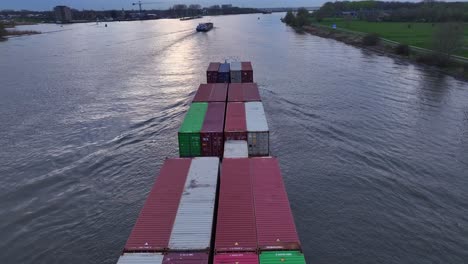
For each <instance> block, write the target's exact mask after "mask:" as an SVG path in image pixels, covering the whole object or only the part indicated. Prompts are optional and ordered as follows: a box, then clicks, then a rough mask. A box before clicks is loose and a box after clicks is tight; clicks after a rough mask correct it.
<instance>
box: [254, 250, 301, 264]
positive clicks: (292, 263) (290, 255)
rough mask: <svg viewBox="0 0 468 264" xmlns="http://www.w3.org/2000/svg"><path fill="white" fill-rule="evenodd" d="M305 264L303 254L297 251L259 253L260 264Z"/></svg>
mask: <svg viewBox="0 0 468 264" xmlns="http://www.w3.org/2000/svg"><path fill="white" fill-rule="evenodd" d="M283 263H288V264H306V261H305V258H304V254H302V253H301V252H299V251H271V252H268V251H267V252H262V253H260V264H283Z"/></svg>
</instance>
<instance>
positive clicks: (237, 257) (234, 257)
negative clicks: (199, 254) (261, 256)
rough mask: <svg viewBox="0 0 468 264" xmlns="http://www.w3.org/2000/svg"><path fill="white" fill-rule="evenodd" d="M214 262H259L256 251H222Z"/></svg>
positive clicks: (245, 263)
mask: <svg viewBox="0 0 468 264" xmlns="http://www.w3.org/2000/svg"><path fill="white" fill-rule="evenodd" d="M213 263H214V264H258V255H257V254H255V253H231V254H228V253H222V254H217V255H215V256H214V261H213Z"/></svg>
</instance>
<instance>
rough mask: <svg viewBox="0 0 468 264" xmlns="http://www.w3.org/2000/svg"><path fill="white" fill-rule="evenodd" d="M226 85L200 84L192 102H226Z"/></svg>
mask: <svg viewBox="0 0 468 264" xmlns="http://www.w3.org/2000/svg"><path fill="white" fill-rule="evenodd" d="M227 91H228V84H226V83H208V84H200V86H199V87H198V90H197V93H196V94H195V97H194V98H193V102H223V103H225V102H226V98H227Z"/></svg>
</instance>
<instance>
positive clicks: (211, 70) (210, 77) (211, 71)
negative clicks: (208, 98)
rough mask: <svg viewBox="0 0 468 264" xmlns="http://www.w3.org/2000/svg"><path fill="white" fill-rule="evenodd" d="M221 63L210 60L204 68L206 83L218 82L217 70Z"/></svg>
mask: <svg viewBox="0 0 468 264" xmlns="http://www.w3.org/2000/svg"><path fill="white" fill-rule="evenodd" d="M220 65H221V63H219V62H211V63H210V65H209V66H208V69H207V70H206V82H207V83H216V82H218V71H219V66H220Z"/></svg>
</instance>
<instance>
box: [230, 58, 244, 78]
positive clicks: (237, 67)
mask: <svg viewBox="0 0 468 264" xmlns="http://www.w3.org/2000/svg"><path fill="white" fill-rule="evenodd" d="M241 82H242V64H241V63H240V62H238V61H233V62H231V83H241Z"/></svg>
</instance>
